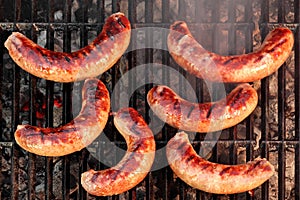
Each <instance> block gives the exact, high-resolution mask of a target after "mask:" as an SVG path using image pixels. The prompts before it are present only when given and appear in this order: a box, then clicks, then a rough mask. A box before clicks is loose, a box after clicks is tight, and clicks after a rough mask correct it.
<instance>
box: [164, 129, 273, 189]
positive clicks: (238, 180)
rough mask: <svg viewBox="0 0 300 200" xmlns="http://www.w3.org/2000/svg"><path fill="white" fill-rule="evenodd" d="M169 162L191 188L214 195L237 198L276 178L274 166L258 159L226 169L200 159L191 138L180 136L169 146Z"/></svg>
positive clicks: (224, 166) (170, 142) (226, 167)
mask: <svg viewBox="0 0 300 200" xmlns="http://www.w3.org/2000/svg"><path fill="white" fill-rule="evenodd" d="M166 151H167V159H168V162H169V164H170V167H171V169H172V170H173V171H174V173H175V174H176V175H177V176H178V177H179V178H180V179H182V180H183V181H184V182H186V183H187V184H188V185H190V186H192V187H194V188H197V189H199V190H202V191H205V192H209V193H215V194H234V193H241V192H246V191H249V190H252V189H254V188H256V187H258V186H260V185H261V184H263V183H264V182H265V181H267V180H268V179H269V178H270V177H271V176H272V175H273V174H274V166H273V165H272V164H271V163H269V162H268V161H267V160H266V159H261V158H257V159H255V160H254V161H250V162H248V163H246V164H240V165H223V164H217V163H212V162H209V161H207V160H205V159H203V158H201V157H200V156H199V155H198V154H197V153H196V152H195V150H194V149H193V146H192V145H191V143H190V141H189V138H188V135H187V134H186V133H184V132H179V133H177V134H176V135H175V136H174V137H173V138H172V139H171V140H170V141H169V142H168V144H167V147H166Z"/></svg>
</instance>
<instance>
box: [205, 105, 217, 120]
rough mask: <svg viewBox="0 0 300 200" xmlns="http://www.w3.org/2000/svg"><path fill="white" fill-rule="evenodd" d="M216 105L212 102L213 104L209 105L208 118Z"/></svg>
mask: <svg viewBox="0 0 300 200" xmlns="http://www.w3.org/2000/svg"><path fill="white" fill-rule="evenodd" d="M215 106H216V104H211V106H210V107H209V110H208V112H207V114H206V119H209V118H210V115H211V113H212V110H213V109H214V107H215Z"/></svg>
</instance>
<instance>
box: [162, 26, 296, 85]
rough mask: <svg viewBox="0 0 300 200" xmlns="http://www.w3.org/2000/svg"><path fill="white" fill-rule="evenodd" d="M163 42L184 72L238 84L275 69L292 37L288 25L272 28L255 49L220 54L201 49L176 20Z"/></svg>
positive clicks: (292, 39) (289, 48) (284, 55)
mask: <svg viewBox="0 0 300 200" xmlns="http://www.w3.org/2000/svg"><path fill="white" fill-rule="evenodd" d="M167 43H168V48H169V52H170V54H171V55H172V57H173V59H174V60H175V61H176V62H177V63H178V65H180V66H181V67H182V68H184V69H185V70H186V71H187V72H189V73H191V74H193V75H195V76H197V77H198V78H202V79H205V80H209V81H215V82H232V83H238V82H253V81H256V80H260V79H262V78H264V77H267V76H269V75H270V74H272V73H274V72H275V71H277V69H278V68H279V67H280V66H281V65H282V64H283V63H284V62H285V61H286V59H287V58H288V57H289V55H290V54H291V51H292V48H293V45H294V37H293V33H292V31H291V30H289V29H288V28H284V27H280V28H276V29H274V30H273V31H271V32H270V33H269V34H268V35H267V36H266V38H265V40H264V42H263V44H262V45H261V47H260V48H259V49H258V50H256V51H254V52H252V53H249V54H243V55H233V56H221V55H218V54H216V53H213V52H210V51H207V50H206V49H204V48H203V47H202V46H201V45H200V44H199V43H198V42H197V41H196V40H195V39H194V38H193V36H192V34H191V32H190V31H189V29H188V27H187V24H186V23H185V22H182V21H177V22H175V23H174V24H172V25H171V31H170V34H169V36H168V41H167Z"/></svg>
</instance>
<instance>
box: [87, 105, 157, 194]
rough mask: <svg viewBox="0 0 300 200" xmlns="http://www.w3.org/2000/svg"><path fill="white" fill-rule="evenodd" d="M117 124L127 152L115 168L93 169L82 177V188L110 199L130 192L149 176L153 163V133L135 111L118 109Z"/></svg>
mask: <svg viewBox="0 0 300 200" xmlns="http://www.w3.org/2000/svg"><path fill="white" fill-rule="evenodd" d="M114 124H115V126H116V128H117V130H118V131H119V132H120V133H121V135H122V136H123V137H124V138H125V141H126V143H127V151H126V153H125V155H124V157H123V158H122V160H121V161H120V162H119V163H118V164H117V165H116V166H113V167H111V168H109V169H105V170H101V171H95V170H93V169H91V170H89V171H87V172H85V173H83V174H82V175H81V184H82V186H83V188H84V189H85V190H86V191H87V192H88V193H90V194H92V195H97V196H111V195H115V194H120V193H123V192H125V191H127V190H130V189H131V188H133V187H135V186H136V185H137V184H138V183H140V182H141V181H142V180H143V179H144V178H145V177H146V175H147V174H148V173H149V171H150V169H151V166H152V164H153V161H154V156H155V148H156V147H155V140H154V136H153V133H152V131H151V129H150V128H149V127H148V125H147V124H146V122H145V121H144V119H143V117H142V116H141V115H140V114H139V113H138V112H137V111H136V110H134V109H133V108H123V109H121V110H119V111H118V112H117V113H116V114H115V116H114Z"/></svg>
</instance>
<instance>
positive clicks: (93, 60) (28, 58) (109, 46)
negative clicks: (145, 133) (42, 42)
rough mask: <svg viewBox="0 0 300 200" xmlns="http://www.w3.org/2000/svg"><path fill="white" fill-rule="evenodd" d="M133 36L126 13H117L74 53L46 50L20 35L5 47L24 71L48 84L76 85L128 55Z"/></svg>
mask: <svg viewBox="0 0 300 200" xmlns="http://www.w3.org/2000/svg"><path fill="white" fill-rule="evenodd" d="M130 34H131V28H130V22H129V21H128V19H127V18H126V17H125V16H124V14H123V13H116V14H113V15H111V16H110V17H109V18H108V19H107V20H106V22H105V24H104V27H103V30H102V32H101V33H100V34H99V35H98V36H97V38H96V39H95V40H94V41H93V42H92V43H90V44H89V45H88V46H86V47H84V48H82V49H80V50H78V51H75V52H72V53H65V52H54V51H50V50H47V49H45V48H42V47H41V46H39V45H37V44H36V43H34V42H33V41H31V40H30V39H28V38H27V37H25V36H24V35H22V34H21V33H18V32H13V33H12V34H11V36H9V37H8V39H7V40H6V42H5V47H6V48H7V49H8V51H9V54H10V56H11V58H12V59H13V60H14V61H15V62H16V63H17V64H18V65H19V66H20V67H21V68H22V69H24V70H25V71H27V72H29V73H31V74H33V75H35V76H37V77H40V78H44V79H47V80H52V81H56V82H74V81H80V80H84V79H86V78H92V77H96V76H98V75H100V74H102V73H103V72H105V71H107V70H108V69H109V68H111V67H112V66H113V65H114V64H115V63H116V62H117V61H118V59H119V58H120V57H121V56H122V54H123V53H124V52H125V51H126V49H127V47H128V45H129V41H130Z"/></svg>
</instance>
